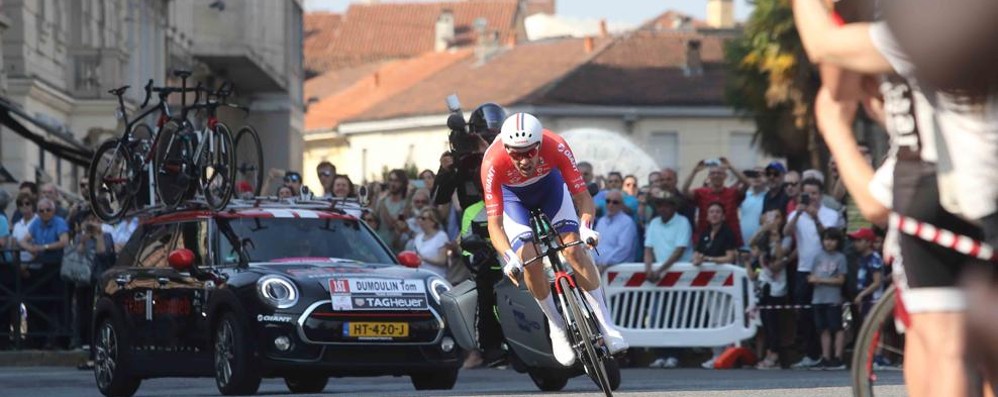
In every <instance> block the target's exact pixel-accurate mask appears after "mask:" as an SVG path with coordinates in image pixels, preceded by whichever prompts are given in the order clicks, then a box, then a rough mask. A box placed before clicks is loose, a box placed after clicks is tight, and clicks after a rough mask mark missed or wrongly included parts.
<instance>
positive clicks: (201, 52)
mask: <svg viewBox="0 0 998 397" xmlns="http://www.w3.org/2000/svg"><path fill="white" fill-rule="evenodd" d="M0 10H2V14H3V16H4V17H6V18H7V20H9V27H8V28H7V29H6V31H4V33H3V66H4V67H3V72H4V76H3V77H4V78H5V81H6V84H5V86H6V89H5V92H4V96H5V97H6V99H7V100H9V102H11V103H12V104H13V106H16V107H18V108H19V109H20V110H23V112H24V113H26V114H28V115H30V116H31V117H32V118H34V119H35V121H40V122H41V123H42V124H44V125H46V126H48V127H51V128H34V127H32V128H31V130H32V131H33V132H35V133H37V134H39V135H42V136H43V137H44V138H45V139H56V138H54V137H52V136H50V135H53V131H61V132H63V133H65V135H66V136H65V137H58V138H61V139H69V140H75V141H76V142H77V143H81V144H83V145H87V146H90V147H95V146H96V145H97V144H99V143H100V142H101V141H103V140H104V139H107V138H109V137H113V136H117V135H118V134H119V133H120V130H121V127H122V126H121V125H120V123H119V120H118V118H117V117H116V113H117V107H118V104H117V100H116V99H115V97H114V96H112V95H110V94H108V93H107V91H108V90H109V89H112V88H116V87H119V86H122V85H130V86H131V87H132V88H131V89H130V90H129V91H128V93H127V95H126V99H127V102H126V106H127V107H128V108H129V110H130V111H131V110H135V107H137V106H138V105H139V104H140V103H141V102H142V99H143V98H144V92H143V90H142V89H141V87H143V86H144V85H145V83H146V81H147V80H149V79H154V80H155V82H156V84H157V85H164V84H174V83H179V81H175V80H174V79H172V77H171V71H172V70H175V69H190V70H193V71H194V72H195V76H194V77H195V79H197V80H199V81H203V82H205V83H207V84H216V85H217V84H220V82H221V81H232V82H234V83H235V85H236V86H237V90H238V91H237V97H235V98H234V100H235V101H237V102H240V103H242V104H244V105H248V106H249V107H250V109H251V116H249V117H248V118H243V116H242V114H226V115H223V120H224V121H227V122H229V123H230V124H232V125H234V126H238V125H241V124H244V123H249V124H253V125H254V126H256V127H257V129H258V131H259V132H260V135H261V139H262V140H263V144H264V145H265V147H267V148H270V149H273V150H267V151H265V153H266V155H265V161H266V164H268V165H272V166H276V167H292V168H293V167H300V166H301V155H300V153H301V147H302V143H301V142H302V139H301V129H302V123H303V121H302V120H303V116H302V114H303V105H302V101H301V87H302V76H303V74H302V53H301V42H302V35H301V31H302V6H301V1H300V0H294V1H283V2H244V1H231V0H229V1H224V0H223V1H216V2H205V1H198V0H174V1H169V0H7V1H4V2H3V3H2V8H0ZM55 135H61V134H55ZM0 137H2V139H0V163H2V164H3V166H4V167H5V168H6V169H8V170H9V171H10V172H11V174H12V175H13V176H14V177H15V178H17V179H18V180H36V179H39V176H40V179H43V180H47V179H49V178H50V179H51V180H52V181H53V182H56V183H58V184H59V185H60V186H62V187H63V188H65V189H66V190H69V191H75V189H76V186H77V183H76V182H77V181H78V180H79V179H80V178H82V177H83V176H84V175H85V173H86V170H85V166H82V165H80V164H74V163H73V162H69V161H65V160H63V159H60V158H59V157H58V156H55V155H52V154H51V153H46V150H43V149H42V148H41V147H39V145H36V144H34V143H33V142H31V141H30V140H29V139H26V138H25V137H23V136H20V135H18V134H14V133H12V132H11V130H10V129H9V128H3V129H0ZM278 148H282V149H278ZM294 153H297V154H294Z"/></svg>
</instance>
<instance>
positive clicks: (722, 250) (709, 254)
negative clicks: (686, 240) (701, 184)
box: [692, 201, 738, 265]
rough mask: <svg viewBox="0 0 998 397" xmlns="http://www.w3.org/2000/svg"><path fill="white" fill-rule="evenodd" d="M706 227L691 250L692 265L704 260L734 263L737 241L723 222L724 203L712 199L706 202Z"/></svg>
mask: <svg viewBox="0 0 998 397" xmlns="http://www.w3.org/2000/svg"><path fill="white" fill-rule="evenodd" d="M706 213H707V217H706V218H707V228H706V229H704V231H703V232H702V233H700V236H699V237H697V244H696V249H695V251H694V252H693V261H692V263H693V265H700V264H701V263H704V262H713V263H734V261H735V251H736V250H737V249H738V243H737V242H736V240H735V233H734V232H733V231H732V230H731V227H730V226H728V224H727V222H725V220H724V217H725V216H726V215H725V209H724V204H721V202H719V201H714V202H711V203H709V204H707V210H706Z"/></svg>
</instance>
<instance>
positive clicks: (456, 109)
mask: <svg viewBox="0 0 998 397" xmlns="http://www.w3.org/2000/svg"><path fill="white" fill-rule="evenodd" d="M446 102H447V110H450V115H449V116H447V128H449V129H450V136H448V138H447V139H448V141H450V148H451V151H452V152H453V153H454V155H455V156H458V157H459V156H462V155H465V154H468V153H472V152H474V151H475V150H476V149H477V148H478V139H476V137H475V135H474V134H472V133H471V132H470V131H468V122H467V121H465V119H464V112H462V111H461V102H460V101H459V100H458V99H457V95H456V94H451V95H448V96H447V99H446Z"/></svg>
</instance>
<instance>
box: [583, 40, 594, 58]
mask: <svg viewBox="0 0 998 397" xmlns="http://www.w3.org/2000/svg"><path fill="white" fill-rule="evenodd" d="M582 45H583V46H584V48H585V49H586V54H589V53H591V52H593V47H594V46H595V43H594V41H593V37H592V36H586V38H585V40H583V41H582Z"/></svg>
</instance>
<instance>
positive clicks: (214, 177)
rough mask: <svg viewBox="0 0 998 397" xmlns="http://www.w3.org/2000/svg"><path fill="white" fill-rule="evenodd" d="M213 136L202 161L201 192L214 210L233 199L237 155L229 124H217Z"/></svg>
mask: <svg viewBox="0 0 998 397" xmlns="http://www.w3.org/2000/svg"><path fill="white" fill-rule="evenodd" d="M211 136H212V138H211V139H213V140H214V142H211V144H210V145H209V149H208V150H206V151H205V152H206V153H205V157H206V158H205V159H204V161H203V162H202V163H201V164H202V165H203V167H201V181H200V182H201V192H202V193H204V199H205V201H206V202H208V206H209V207H211V209H212V210H215V211H221V210H222V209H223V208H225V206H226V205H227V204H228V203H229V200H230V199H232V188H233V186H234V184H235V175H236V168H235V166H234V165H233V164H234V163H235V162H236V155H235V151H234V150H233V149H234V148H233V145H232V132H230V131H229V127H228V126H226V125H225V124H223V123H218V124H216V125H215V131H214V133H212V134H211Z"/></svg>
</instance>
